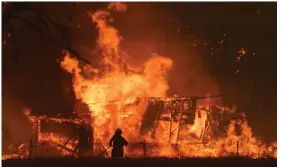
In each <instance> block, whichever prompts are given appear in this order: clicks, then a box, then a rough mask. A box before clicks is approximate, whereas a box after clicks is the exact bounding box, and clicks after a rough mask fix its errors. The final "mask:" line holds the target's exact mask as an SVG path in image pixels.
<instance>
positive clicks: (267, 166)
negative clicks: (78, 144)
mask: <svg viewBox="0 0 283 167" xmlns="http://www.w3.org/2000/svg"><path fill="white" fill-rule="evenodd" d="M2 165H3V167H16V166H20V167H33V166H34V167H39V166H40V167H56V166H58V167H61V166H68V167H75V166H78V167H87V166H103V167H107V166H135V167H137V166H143V167H146V166H147V165H154V166H171V167H174V166H175V167H176V166H178V167H181V166H189V167H202V166H203V167H207V166H211V167H212V166H213V167H214V166H216V167H222V166H223V167H227V166H228V167H236V166H237V167H245V166H247V167H253V166H255V167H275V166H277V160H276V159H258V160H253V159H250V158H219V159H212V158H201V159H197V158H195V159H167V158H140V159H121V160H110V159H98V158H85V159H74V158H58V159H55V158H54V159H34V160H5V161H2Z"/></svg>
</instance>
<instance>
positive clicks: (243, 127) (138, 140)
mask: <svg viewBox="0 0 283 167" xmlns="http://www.w3.org/2000/svg"><path fill="white" fill-rule="evenodd" d="M126 9H127V7H126V5H125V4H123V3H110V5H109V6H108V10H99V11H97V12H95V13H93V14H90V15H91V18H92V20H93V22H94V23H95V24H96V25H97V29H98V31H99V38H98V40H97V46H98V47H99V50H100V51H101V62H100V65H101V66H100V68H99V69H95V68H93V67H92V66H90V65H88V64H87V65H85V64H84V65H82V64H80V62H79V61H78V60H77V59H75V58H72V57H71V55H70V53H68V52H64V56H65V57H64V59H63V61H61V62H60V65H61V67H62V68H63V69H64V70H66V71H67V72H69V73H71V74H72V75H73V91H74V92H75V95H76V99H77V100H78V101H79V102H80V103H83V104H85V105H86V106H87V109H86V110H81V109H76V110H75V116H74V117H73V118H50V117H47V116H32V115H31V114H30V110H27V112H26V115H27V117H28V118H29V120H30V121H31V122H33V129H34V131H33V133H34V138H33V139H32V144H30V147H29V148H28V150H29V152H30V153H32V154H33V155H36V156H40V155H41V152H43V153H44V154H48V153H47V152H46V151H43V150H46V148H44V147H47V146H48V147H52V148H55V149H54V150H56V151H55V152H57V153H60V155H71V156H101V155H103V156H105V157H108V156H109V155H108V152H107V151H104V150H105V148H107V147H108V141H109V139H110V138H111V135H112V134H113V133H114V131H115V130H116V129H117V128H121V129H123V130H124V136H125V137H126V138H127V140H128V141H129V147H128V149H127V150H126V152H125V154H126V155H127V157H137V156H138V157H139V156H152V157H155V156H158V157H162V156H166V157H221V156H231V155H233V154H239V155H242V156H250V157H253V158H258V157H263V156H272V157H277V155H276V152H277V146H276V144H275V143H273V144H271V145H267V144H264V143H262V142H261V141H260V140H258V139H256V138H255V137H253V136H252V132H251V128H250V127H249V125H248V123H247V120H246V118H245V116H244V115H243V114H240V113H237V112H236V111H235V110H232V109H229V108H224V107H220V106H218V105H216V104H209V103H208V102H207V101H204V99H207V98H218V97H220V95H217V96H209V97H179V98H178V97H167V96H166V93H167V90H168V89H169V85H168V82H167V80H166V76H167V72H168V71H169V70H170V69H171V67H172V66H173V61H172V60H171V59H169V58H167V57H163V56H160V55H157V54H153V55H152V57H151V58H150V59H149V60H147V61H146V62H145V63H143V66H142V68H137V67H132V66H131V65H130V64H129V63H128V62H127V56H128V55H127V54H126V53H125V52H123V50H122V49H121V48H120V46H119V45H120V40H121V37H120V35H119V32H118V30H116V29H115V28H114V27H112V26H111V25H110V24H109V20H111V18H110V15H111V12H112V11H113V10H114V11H116V12H118V11H120V12H123V11H125V10H126ZM221 43H222V42H221ZM244 54H245V52H244V51H243V50H242V52H241V55H244ZM86 76H87V77H86ZM200 101H201V103H200ZM44 122H45V123H46V122H48V123H50V122H56V123H59V124H60V126H61V125H63V124H67V123H69V124H71V125H70V127H69V128H70V129H73V133H72V134H71V135H66V134H64V132H63V133H61V134H59V133H58V134H57V133H54V132H52V130H51V131H46V132H44V130H43V129H44V127H43V124H44ZM54 129H55V128H54ZM142 141H143V142H142ZM102 153H103V154H102ZM53 155H54V154H53ZM3 158H4V157H2V159H3ZM5 158H6V157H5Z"/></svg>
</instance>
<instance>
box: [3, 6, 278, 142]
mask: <svg viewBox="0 0 283 167" xmlns="http://www.w3.org/2000/svg"><path fill="white" fill-rule="evenodd" d="M9 5H10V4H9V3H8V4H4V3H3V4H2V8H3V10H2V11H3V13H2V14H3V16H5V11H6V9H8V8H9ZM27 5H28V6H33V7H36V8H41V10H42V11H44V12H46V13H47V14H48V15H49V16H50V18H52V19H53V20H54V21H56V22H57V23H58V24H60V25H62V26H63V27H68V24H69V21H70V19H69V16H70V15H71V13H73V15H72V19H71V23H72V25H71V26H70V27H69V28H68V31H67V39H68V41H71V43H72V48H73V49H74V50H76V51H77V52H79V54H80V55H81V56H82V57H83V58H85V59H87V60H88V61H90V62H91V63H92V64H93V66H96V65H97V60H98V56H97V55H96V53H94V52H93V51H92V50H93V49H92V48H95V40H96V38H97V31H96V29H95V24H93V23H92V21H91V18H90V17H89V15H88V14H87V11H92V12H93V11H95V10H97V9H104V8H106V4H105V3H76V5H75V10H74V11H73V10H72V9H73V8H72V7H73V3H33V4H27ZM127 5H128V9H127V11H126V12H123V13H113V15H112V16H113V19H114V22H113V25H114V26H115V27H116V28H117V29H118V30H119V32H120V35H122V36H123V37H124V39H123V41H122V43H121V46H122V48H123V49H124V50H125V51H126V52H127V53H128V54H129V55H130V56H131V57H130V62H131V63H133V64H135V63H136V64H141V63H142V62H144V61H145V60H146V59H147V58H148V57H149V56H150V54H151V53H153V52H156V53H158V54H160V55H164V56H168V57H170V58H172V59H173V61H174V67H173V69H172V70H171V72H169V74H168V82H169V85H170V90H169V92H168V95H172V94H173V93H177V94H179V95H180V96H183V95H187V96H192V95H196V96H203V95H206V94H208V93H210V94H218V93H221V94H223V99H222V102H223V104H224V105H227V106H230V107H232V106H233V105H236V106H237V109H238V110H239V111H241V112H246V113H247V117H248V121H249V123H250V125H251V127H252V129H253V132H254V135H255V136H260V137H261V138H262V139H264V140H276V137H277V134H276V132H277V129H276V125H277V116H276V115H277V114H276V113H277V108H276V106H277V105H276V101H277V99H276V92H277V90H276V88H277V85H276V83H277V78H276V76H277V71H276V69H277V61H276V55H277V53H276V51H277V48H276V47H277V29H276V27H277V24H276V20H277V18H276V17H277V15H276V13H277V4H276V3H188V2H187V3H183V2H182V3H181V2H179V3H169V2H168V3H127ZM72 11H73V12H72ZM19 15H21V16H23V17H24V18H26V19H28V20H30V21H31V22H32V23H34V24H35V25H37V26H38V27H42V28H45V29H46V27H44V24H42V23H41V22H40V20H39V19H38V18H37V15H36V14H34V13H32V12H22V13H20V14H19ZM6 17H7V18H8V20H9V21H7V22H3V24H4V25H3V27H2V28H3V33H9V32H10V33H11V32H12V33H11V34H12V35H11V37H10V38H9V39H8V40H7V42H6V43H5V44H3V43H2V46H3V51H2V53H3V55H2V81H3V83H2V84H3V85H2V90H3V92H2V98H3V102H2V104H3V110H2V112H3V113H2V116H3V117H2V118H3V121H2V122H3V123H2V124H3V126H4V128H6V129H8V131H10V133H11V134H12V136H14V137H16V136H18V132H20V133H22V134H24V133H28V131H29V129H28V128H25V127H28V123H27V121H25V120H24V116H23V114H22V111H21V109H22V107H23V105H25V106H28V107H30V108H32V110H33V112H34V113H48V114H50V115H52V114H57V113H71V112H72V108H73V106H74V103H75V97H74V93H73V92H72V76H71V75H70V74H68V73H66V72H65V71H63V70H62V69H61V68H60V64H59V63H58V61H57V60H58V58H62V48H60V47H59V46H58V45H56V44H54V42H52V41H51V40H50V39H49V38H47V37H46V36H44V35H41V34H40V33H38V32H36V31H35V30H33V29H32V27H30V26H28V25H26V24H23V23H22V22H20V21H18V20H13V19H10V18H9V16H7V15H6ZM4 19H5V18H4ZM12 30H13V31H12ZM3 33H2V34H3ZM51 34H52V35H53V36H54V37H55V38H56V39H57V40H58V41H60V42H61V43H64V41H62V38H61V37H60V33H59V32H58V31H56V30H55V29H53V30H52V33H51ZM2 41H3V40H2ZM242 48H243V49H244V50H245V54H244V56H243V57H242V58H241V59H240V61H237V57H238V56H239V55H240V53H239V51H240V50H241V49H242ZM15 129H17V130H15ZM19 129H20V130H19ZM23 136H24V135H22V136H21V137H20V138H24V137H23ZM27 138H28V137H27ZM15 140H20V139H15Z"/></svg>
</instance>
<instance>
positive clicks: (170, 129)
mask: <svg viewBox="0 0 283 167" xmlns="http://www.w3.org/2000/svg"><path fill="white" fill-rule="evenodd" d="M170 116H171V117H170V128H169V139H168V143H170V141H171V135H172V121H173V113H172V111H171V112H170Z"/></svg>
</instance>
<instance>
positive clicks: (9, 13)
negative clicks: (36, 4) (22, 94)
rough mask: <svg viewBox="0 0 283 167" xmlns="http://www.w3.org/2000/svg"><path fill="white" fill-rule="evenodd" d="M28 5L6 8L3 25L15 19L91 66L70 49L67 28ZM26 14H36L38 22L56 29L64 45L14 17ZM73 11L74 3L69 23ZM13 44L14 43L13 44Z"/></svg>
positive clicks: (25, 20)
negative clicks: (21, 13)
mask: <svg viewBox="0 0 283 167" xmlns="http://www.w3.org/2000/svg"><path fill="white" fill-rule="evenodd" d="M28 4H29V3H12V4H11V5H10V7H8V8H7V9H6V10H5V12H4V14H3V24H8V23H9V21H10V20H12V19H15V20H19V21H22V22H23V23H25V24H27V25H29V26H30V27H31V28H33V29H34V30H35V31H37V32H39V33H40V34H42V35H44V36H46V37H48V38H49V39H50V40H51V41H52V42H54V43H55V44H56V45H58V46H59V47H61V48H62V49H64V50H66V51H68V52H69V53H70V54H71V55H73V56H75V57H76V58H77V59H78V60H79V61H82V62H84V63H86V64H91V63H90V62H89V61H88V60H86V59H84V58H83V57H82V56H81V55H80V54H79V53H78V52H77V51H75V50H74V49H72V47H71V44H70V42H68V40H67V28H65V27H62V26H61V25H59V24H58V23H56V22H54V21H53V20H52V19H50V18H49V17H48V16H47V15H44V14H43V13H42V12H41V11H40V10H38V9H35V8H30V7H27V5H28ZM24 11H25V12H27V11H32V12H36V13H37V15H38V18H39V20H40V21H41V22H42V23H43V24H44V25H45V26H46V27H47V28H50V27H49V24H50V25H52V26H54V27H56V28H57V29H58V30H59V31H60V32H61V35H62V38H63V41H64V43H65V45H66V46H65V45H64V44H63V45H62V44H60V43H59V42H58V41H57V40H56V39H55V38H54V37H53V36H52V35H50V34H48V33H47V32H45V31H44V30H43V29H41V28H38V27H37V26H35V25H34V24H33V23H32V22H30V21H29V20H27V19H25V18H24V17H21V16H20V15H18V14H17V15H16V14H15V13H19V12H24ZM74 11H75V3H73V5H72V10H71V14H70V16H69V23H70V22H71V21H72V17H73V15H74ZM13 43H14V44H15V42H13Z"/></svg>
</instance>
